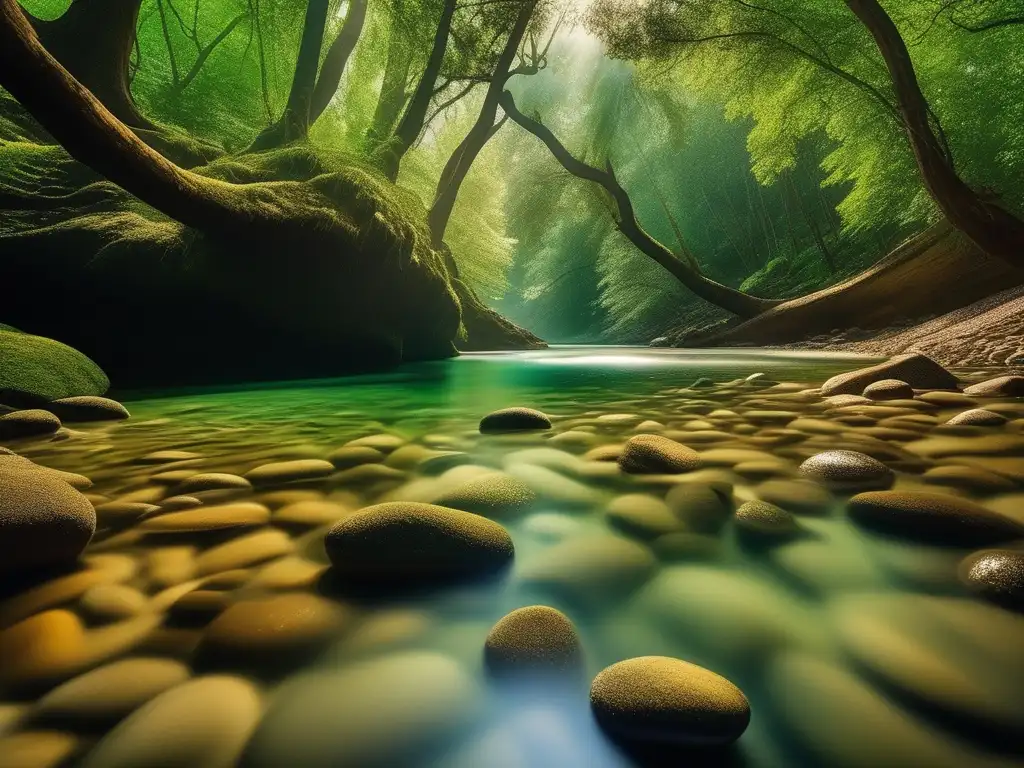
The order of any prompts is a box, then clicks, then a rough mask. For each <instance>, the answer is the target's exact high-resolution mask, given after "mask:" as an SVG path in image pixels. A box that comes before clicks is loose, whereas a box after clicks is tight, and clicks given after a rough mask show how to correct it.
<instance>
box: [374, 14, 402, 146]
mask: <svg viewBox="0 0 1024 768" xmlns="http://www.w3.org/2000/svg"><path fill="white" fill-rule="evenodd" d="M411 67H412V55H411V53H410V51H409V48H408V47H407V45H406V41H405V40H404V39H402V37H401V36H400V35H399V33H398V31H397V30H395V29H394V24H392V32H391V40H390V42H389V43H388V57H387V60H386V61H385V63H384V80H383V82H382V83H381V86H380V96H378V97H377V106H376V108H375V109H374V111H373V119H372V120H371V122H370V127H369V128H368V129H367V131H366V139H367V141H368V142H369V145H370V147H371V148H374V149H375V148H377V147H379V146H381V145H383V144H384V143H386V142H387V140H388V139H389V138H390V136H391V132H392V131H393V130H394V128H395V123H396V122H397V121H398V117H399V115H401V114H402V108H403V107H404V106H405V101H406V97H407V94H406V92H405V88H406V86H407V85H408V84H409V69H410V68H411Z"/></svg>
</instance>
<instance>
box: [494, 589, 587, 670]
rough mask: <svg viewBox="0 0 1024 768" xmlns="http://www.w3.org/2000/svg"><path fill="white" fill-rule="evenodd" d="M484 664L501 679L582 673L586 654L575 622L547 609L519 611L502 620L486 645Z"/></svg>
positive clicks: (533, 607)
mask: <svg viewBox="0 0 1024 768" xmlns="http://www.w3.org/2000/svg"><path fill="white" fill-rule="evenodd" d="M484 661H485V662H486V664H487V668H488V669H489V670H490V671H491V673H492V674H494V675H498V676H506V675H516V674H521V673H524V672H525V673H542V674H543V673H549V674H550V673H566V672H577V671H579V670H580V668H581V665H582V661H583V652H582V649H581V648H580V638H579V635H577V633H576V627H575V626H573V623H572V621H570V620H569V617H568V616H566V615H565V614H564V613H562V612H561V611H556V610H555V609H554V608H549V607H547V606H545V605H532V606H529V607H527V608H518V609H517V610H514V611H512V612H511V613H509V614H507V615H506V616H504V617H502V619H501V620H500V621H498V623H497V624H495V625H494V627H493V628H492V629H491V631H490V633H489V634H488V635H487V640H486V641H485V642H484Z"/></svg>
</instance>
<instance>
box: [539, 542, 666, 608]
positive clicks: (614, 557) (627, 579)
mask: <svg viewBox="0 0 1024 768" xmlns="http://www.w3.org/2000/svg"><path fill="white" fill-rule="evenodd" d="M656 565H657V561H656V560H655V558H654V555H653V553H652V552H651V550H650V549H648V548H647V547H645V546H643V545H642V544H639V543H637V542H634V541H631V540H630V539H625V538H622V537H621V536H611V535H597V534H595V535H587V536H579V537H575V538H572V539H566V540H565V541H561V542H559V543H557V544H555V545H554V546H551V547H549V548H547V549H545V550H543V551H542V552H539V553H537V555H535V556H534V557H533V558H532V559H531V560H529V561H528V562H527V564H526V565H525V566H524V568H523V570H522V573H521V579H522V581H523V583H524V584H525V585H527V586H529V587H531V588H535V589H539V590H541V591H544V592H548V593H551V594H555V595H557V596H560V597H563V598H564V599H567V600H572V601H583V602H588V601H601V600H606V599H608V598H612V597H620V596H623V595H625V594H628V593H629V592H631V591H632V590H634V589H636V588H637V587H638V586H640V585H641V584H643V582H645V581H646V580H647V578H648V577H649V576H650V575H651V574H652V573H653V572H654V570H655V568H656Z"/></svg>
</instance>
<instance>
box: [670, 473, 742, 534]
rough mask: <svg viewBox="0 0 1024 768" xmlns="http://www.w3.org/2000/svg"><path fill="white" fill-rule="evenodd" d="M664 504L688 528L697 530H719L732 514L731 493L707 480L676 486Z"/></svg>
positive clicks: (703, 531) (704, 531) (714, 531)
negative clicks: (722, 490)
mask: <svg viewBox="0 0 1024 768" xmlns="http://www.w3.org/2000/svg"><path fill="white" fill-rule="evenodd" d="M665 503H666V504H668V506H669V508H670V509H671V510H672V512H673V513H674V514H675V515H676V517H678V518H679V520H680V521H681V522H682V523H683V525H684V526H685V527H686V529H687V530H688V531H693V532H696V533H717V532H718V531H720V530H721V529H722V526H723V525H725V523H726V521H727V520H728V519H729V516H730V515H731V514H732V502H731V498H730V496H729V495H728V494H726V493H723V492H721V491H720V490H717V489H716V487H715V486H712V485H710V484H708V483H683V484H680V485H677V486H675V487H674V488H672V490H670V491H669V492H668V495H667V496H666V497H665Z"/></svg>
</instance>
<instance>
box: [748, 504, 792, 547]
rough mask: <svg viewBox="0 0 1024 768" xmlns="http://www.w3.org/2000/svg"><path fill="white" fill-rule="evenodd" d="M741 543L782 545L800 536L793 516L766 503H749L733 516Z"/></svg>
mask: <svg viewBox="0 0 1024 768" xmlns="http://www.w3.org/2000/svg"><path fill="white" fill-rule="evenodd" d="M733 519H734V521H735V523H736V533H737V534H738V535H739V537H740V540H741V541H746V542H748V543H751V544H768V543H781V542H783V541H789V540H790V539H792V538H794V537H796V536H798V535H799V534H800V527H799V525H797V522H796V518H795V517H793V515H792V514H790V513H789V512H787V511H786V510H784V509H782V508H781V507H777V506H775V505H774V504H769V503H768V502H765V501H748V502H746V503H744V504H741V505H740V508H739V509H737V510H736V514H735V515H734V516H733Z"/></svg>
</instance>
